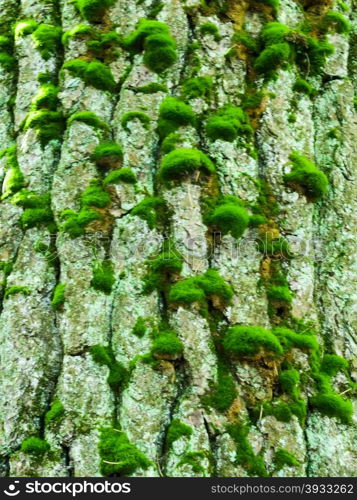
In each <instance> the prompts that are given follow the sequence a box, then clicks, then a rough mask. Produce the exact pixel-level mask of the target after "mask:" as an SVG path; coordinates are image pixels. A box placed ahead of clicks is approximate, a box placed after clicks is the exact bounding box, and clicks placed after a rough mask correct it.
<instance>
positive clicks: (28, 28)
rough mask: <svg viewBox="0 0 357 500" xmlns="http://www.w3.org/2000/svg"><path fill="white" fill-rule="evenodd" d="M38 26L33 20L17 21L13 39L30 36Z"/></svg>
mask: <svg viewBox="0 0 357 500" xmlns="http://www.w3.org/2000/svg"><path fill="white" fill-rule="evenodd" d="M37 26H38V24H37V23H36V21H34V20H33V19H25V20H23V21H19V22H18V23H16V25H15V37H20V36H26V35H31V33H33V32H34V31H35V29H36V28H37Z"/></svg>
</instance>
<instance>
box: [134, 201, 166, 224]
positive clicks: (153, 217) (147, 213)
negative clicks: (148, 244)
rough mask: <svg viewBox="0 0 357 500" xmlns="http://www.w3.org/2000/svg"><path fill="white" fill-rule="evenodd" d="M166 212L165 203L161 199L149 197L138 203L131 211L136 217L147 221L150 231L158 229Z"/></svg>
mask: <svg viewBox="0 0 357 500" xmlns="http://www.w3.org/2000/svg"><path fill="white" fill-rule="evenodd" d="M164 211H165V202H164V200H163V198H160V197H155V196H153V197H151V196H150V197H147V198H144V199H143V200H142V201H141V202H140V203H138V204H137V205H136V206H135V207H134V208H133V209H132V211H131V215H135V216H137V217H140V218H141V219H143V220H145V221H146V222H147V224H148V226H149V228H150V229H153V228H154V227H156V225H157V223H158V222H159V220H160V219H161V217H162V216H163V213H164Z"/></svg>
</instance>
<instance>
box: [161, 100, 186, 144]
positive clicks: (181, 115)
mask: <svg viewBox="0 0 357 500" xmlns="http://www.w3.org/2000/svg"><path fill="white" fill-rule="evenodd" d="M194 123H195V114H194V112H193V111H192V109H191V107H190V106H188V104H185V103H184V102H183V101H181V100H180V99H177V98H176V97H167V98H166V99H164V100H163V101H162V103H161V105H160V109H159V122H158V132H159V135H160V137H161V138H162V139H163V138H165V137H166V136H167V135H168V134H170V133H173V132H175V131H176V130H177V129H178V128H179V127H181V126H186V125H194Z"/></svg>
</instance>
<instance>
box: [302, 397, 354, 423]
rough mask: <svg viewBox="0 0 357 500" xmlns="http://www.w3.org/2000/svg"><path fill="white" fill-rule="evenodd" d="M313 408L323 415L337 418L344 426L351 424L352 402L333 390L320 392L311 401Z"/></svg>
mask: <svg viewBox="0 0 357 500" xmlns="http://www.w3.org/2000/svg"><path fill="white" fill-rule="evenodd" d="M309 402H310V404H311V406H312V407H314V408H316V409H317V410H319V412H320V413H322V414H323V415H327V416H328V417H335V418H337V419H338V420H340V421H341V422H342V423H344V424H349V423H351V420H352V415H353V406H352V403H351V401H349V400H348V399H344V398H343V397H342V396H340V395H339V394H336V393H335V392H333V391H332V390H328V391H323V392H319V393H318V394H317V395H316V396H313V397H312V398H310V400H309Z"/></svg>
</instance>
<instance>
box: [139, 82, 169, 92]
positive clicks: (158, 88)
mask: <svg viewBox="0 0 357 500" xmlns="http://www.w3.org/2000/svg"><path fill="white" fill-rule="evenodd" d="M136 92H138V93H140V94H156V93H157V92H167V87H166V85H163V84H162V83H156V82H152V83H148V84H147V85H142V86H141V87H137V89H136Z"/></svg>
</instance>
